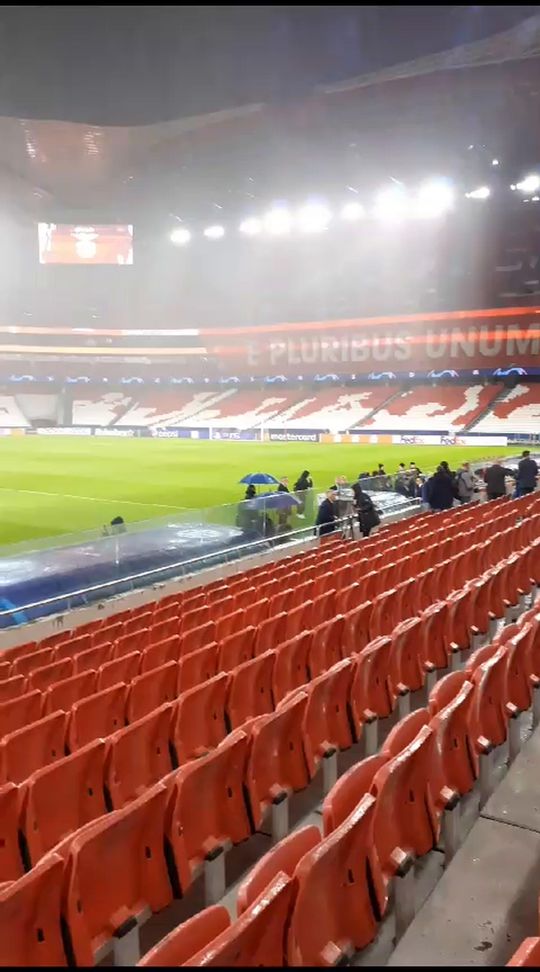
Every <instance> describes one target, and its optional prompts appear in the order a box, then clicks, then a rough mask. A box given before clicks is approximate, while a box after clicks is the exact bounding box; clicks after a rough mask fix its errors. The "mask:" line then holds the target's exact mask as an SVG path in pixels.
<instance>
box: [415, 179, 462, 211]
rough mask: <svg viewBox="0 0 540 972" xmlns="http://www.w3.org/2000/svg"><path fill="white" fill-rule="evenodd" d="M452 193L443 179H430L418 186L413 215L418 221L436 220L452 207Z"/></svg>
mask: <svg viewBox="0 0 540 972" xmlns="http://www.w3.org/2000/svg"><path fill="white" fill-rule="evenodd" d="M453 203H454V191H453V189H452V187H451V185H450V184H449V183H448V182H447V181H446V180H445V179H430V180H429V181H428V182H424V184H423V185H422V186H420V188H419V190H418V193H417V195H416V201H415V207H414V210H415V215H416V216H418V217H419V218H420V219H436V218H437V217H438V216H443V215H444V214H445V213H447V212H448V211H449V210H450V209H451V208H452V206H453Z"/></svg>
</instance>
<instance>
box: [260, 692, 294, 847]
mask: <svg viewBox="0 0 540 972" xmlns="http://www.w3.org/2000/svg"><path fill="white" fill-rule="evenodd" d="M306 705H307V697H306V695H305V694H304V693H299V694H297V695H295V696H294V697H292V698H291V699H288V700H287V701H286V702H284V703H283V705H281V706H280V707H279V709H278V710H277V711H276V712H271V713H268V714H267V715H263V716H260V717H259V718H257V719H255V720H254V721H253V722H252V723H250V725H249V729H248V730H247V731H249V737H250V742H249V754H248V763H247V768H246V775H245V784H246V789H247V793H248V796H249V802H250V807H251V815H252V820H253V826H254V828H255V830H260V828H261V826H262V824H263V822H264V819H265V817H266V815H267V812H268V811H269V810H270V826H271V832H272V837H273V840H274V842H275V841H278V840H280V839H281V838H282V837H284V836H285V834H287V832H288V829H289V807H288V797H289V795H290V794H291V793H293V792H296V791H297V790H302V789H304V788H305V787H306V786H307V785H308V783H309V780H310V777H309V773H308V768H307V765H306V760H305V756H304V747H303V720H304V716H305V709H306Z"/></svg>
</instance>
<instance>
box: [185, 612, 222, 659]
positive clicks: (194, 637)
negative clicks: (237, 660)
mask: <svg viewBox="0 0 540 972" xmlns="http://www.w3.org/2000/svg"><path fill="white" fill-rule="evenodd" d="M215 640H216V626H215V624H214V622H213V621H206V622H205V623H204V624H201V625H200V626H199V627H194V628H190V629H189V630H188V631H184V632H183V633H182V635H181V640H180V657H181V658H183V657H184V655H189V654H191V652H192V651H197V650H198V649H199V648H204V647H205V645H210V644H212V643H213V642H215Z"/></svg>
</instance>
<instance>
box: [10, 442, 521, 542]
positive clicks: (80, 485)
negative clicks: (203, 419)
mask: <svg viewBox="0 0 540 972" xmlns="http://www.w3.org/2000/svg"><path fill="white" fill-rule="evenodd" d="M515 452H516V449H501V448H500V447H496V448H491V449H489V448H487V447H485V446H484V447H476V446H475V447H470V448H467V447H460V446H454V447H446V448H444V447H437V446H414V447H412V446H391V445H390V446H378V445H348V444H347V445H346V444H342V445H341V444H340V445H338V444H336V445H332V444H329V445H326V444H325V445H318V444H310V443H252V442H245V443H244V442H196V441H192V440H182V439H162V440H160V439H120V438H118V439H106V438H103V439H94V438H88V439H87V438H77V437H66V438H60V437H58V438H56V437H53V436H51V437H47V436H35V437H34V436H32V437H25V438H22V437H21V438H16V437H13V438H5V439H1V440H0V456H1V462H0V504H1V505H0V546H1V545H3V544H9V543H15V542H17V541H20V540H30V539H37V538H40V537H52V536H58V535H59V534H63V533H71V532H75V531H79V530H92V529H99V528H100V527H101V526H102V525H103V524H104V523H108V522H110V520H111V519H112V518H113V517H114V516H117V515H121V516H123V517H124V519H125V520H126V522H127V523H129V522H132V521H134V520H146V519H154V518H156V517H165V516H167V515H169V516H172V515H174V514H175V511H178V510H185V509H197V508H201V507H210V506H218V505H220V504H224V503H237V502H238V501H239V500H240V499H242V498H243V495H244V487H242V486H239V485H238V480H239V479H240V478H241V477H242V476H243V475H244V474H246V473H249V472H268V473H272V474H273V475H274V476H276V477H278V478H279V477H281V476H289V478H290V480H291V486H292V484H293V483H294V481H295V480H296V479H297V477H298V476H299V474H300V473H301V472H302V470H303V469H308V470H309V471H310V472H311V475H312V477H313V480H314V483H315V486H316V487H318V488H319V489H321V490H323V489H326V488H328V486H330V485H331V483H332V482H333V481H334V479H335V477H336V476H339V475H344V476H347V478H348V479H351V480H352V479H356V477H357V476H358V474H359V473H361V472H364V471H366V472H371V471H372V470H373V469H375V468H376V467H377V464H378V463H379V462H382V463H384V465H385V468H386V471H387V472H388V473H393V472H395V471H396V469H397V466H398V463H399V462H405V463H407V465H408V463H409V462H410V461H411V460H414V461H415V462H416V464H417V465H418V466H419V467H420V468H421V469H422V470H423V471H426V472H427V471H431V470H433V469H434V468H435V467H436V465H437V463H438V462H440V460H441V459H443V458H446V459H447V460H448V461H449V462H450V464H451V465H452V466H453V467H455V466H456V465H458V464H459V463H460V462H461V461H462V460H463V459H465V458H467V459H470V460H478V459H487V458H493V457H494V456H496V455H504V454H511V453H515Z"/></svg>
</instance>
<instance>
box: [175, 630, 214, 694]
mask: <svg viewBox="0 0 540 972" xmlns="http://www.w3.org/2000/svg"><path fill="white" fill-rule="evenodd" d="M217 652H218V646H217V643H216V642H214V643H213V644H209V645H205V647H204V648H198V649H197V651H192V652H191V653H190V654H189V655H185V656H183V657H181V658H180V661H179V662H178V692H179V693H180V692H186V691H187V690H188V689H191V688H195V686H196V685H200V684H201V683H202V682H205V681H207V680H208V679H209V678H213V676H214V675H215V674H216V672H217Z"/></svg>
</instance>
